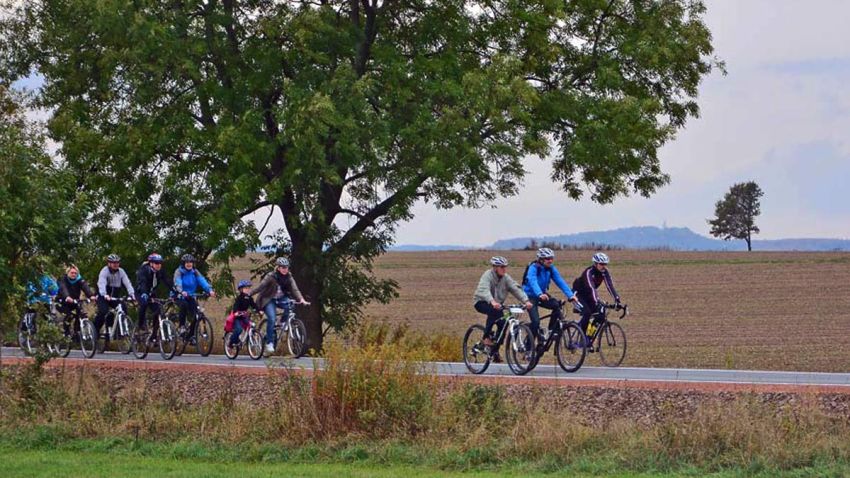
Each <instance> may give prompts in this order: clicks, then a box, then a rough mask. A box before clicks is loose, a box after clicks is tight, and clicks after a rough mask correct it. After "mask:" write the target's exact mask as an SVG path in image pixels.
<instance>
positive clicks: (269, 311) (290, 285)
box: [251, 257, 310, 353]
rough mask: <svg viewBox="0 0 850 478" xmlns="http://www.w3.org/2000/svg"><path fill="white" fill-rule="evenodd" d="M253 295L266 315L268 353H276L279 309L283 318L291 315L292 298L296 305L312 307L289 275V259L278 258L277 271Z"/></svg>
mask: <svg viewBox="0 0 850 478" xmlns="http://www.w3.org/2000/svg"><path fill="white" fill-rule="evenodd" d="M251 295H256V296H257V305H258V306H259V308H260V309H261V310H264V311H265V313H266V324H267V325H266V352H267V353H274V344H275V342H276V337H275V331H274V326H275V318H276V316H277V315H276V314H277V307H280V308H282V309H283V317H286V316H287V315H289V301H290V298H292V297H294V298H295V303H296V304H302V305H310V303H309V302H307V301H306V300H304V296H302V295H301V291H299V290H298V285H297V284H295V279H294V278H293V277H292V274H290V273H289V259H287V258H285V257H278V258H277V260H275V270H274V271H272V272H270V273H268V274H266V276H265V277H263V280H262V281H260V284H259V285H258V286H257V287H256V288H255V289H254V290H252V291H251Z"/></svg>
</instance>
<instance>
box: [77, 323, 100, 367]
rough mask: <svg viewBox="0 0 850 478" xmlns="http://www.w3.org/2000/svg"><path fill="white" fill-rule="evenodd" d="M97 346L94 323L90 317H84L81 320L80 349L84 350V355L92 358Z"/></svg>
mask: <svg viewBox="0 0 850 478" xmlns="http://www.w3.org/2000/svg"><path fill="white" fill-rule="evenodd" d="M96 348H97V335H96V333H95V330H94V325H93V324H92V323H91V321H90V320H89V319H83V320H81V321H80V350H82V351H83V356H85V357H86V358H92V357H94V353H95V349H96Z"/></svg>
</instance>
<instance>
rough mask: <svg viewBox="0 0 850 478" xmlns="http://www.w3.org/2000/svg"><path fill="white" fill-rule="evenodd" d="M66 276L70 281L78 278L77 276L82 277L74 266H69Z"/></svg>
mask: <svg viewBox="0 0 850 478" xmlns="http://www.w3.org/2000/svg"><path fill="white" fill-rule="evenodd" d="M66 274H67V275H68V278H69V279H71V280H74V279H76V278H77V276H79V275H80V270H79V269H77V266H75V265H74V264H71V265H70V266H68V270H67V271H66Z"/></svg>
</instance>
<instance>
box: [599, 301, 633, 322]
mask: <svg viewBox="0 0 850 478" xmlns="http://www.w3.org/2000/svg"><path fill="white" fill-rule="evenodd" d="M599 305H601V306H602V307H605V308H606V309H613V310H614V311H615V312H618V311H623V313H622V314H620V316H619V317H617V318H618V319H622V318H623V317H625V316H627V315H629V306H628V304H621V303H619V302H617V303H615V304H614V305H611V304H609V303H607V302H603V301H601V300H600V301H599Z"/></svg>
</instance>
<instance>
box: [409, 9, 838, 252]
mask: <svg viewBox="0 0 850 478" xmlns="http://www.w3.org/2000/svg"><path fill="white" fill-rule="evenodd" d="M848 19H850V2H845V1H808V2H803V1H777V0H769V1H753V0H719V1H709V2H708V14H707V17H706V21H707V23H708V26H709V28H710V29H711V32H712V34H713V37H714V41H713V44H714V46H715V48H716V53H717V55H718V56H719V57H721V58H722V59H723V60H725V61H726V66H727V70H728V75H726V76H723V75H721V74H719V73H716V74H712V75H711V76H710V77H708V78H706V80H705V81H704V83H703V85H702V87H701V88H700V97H699V104H700V107H701V110H702V113H701V117H700V118H698V119H692V120H691V121H690V122H689V123H688V124H687V126H686V128H685V129H684V130H683V131H681V132H680V133H679V135H678V137H677V138H676V140H674V141H673V142H671V143H669V144H668V145H667V146H665V147H664V148H663V149H662V150H661V154H660V156H661V164H662V168H663V170H664V171H665V172H667V173H669V174H670V175H671V177H672V182H671V183H670V184H669V185H668V186H666V187H664V188H662V189H661V190H660V191H659V192H658V193H656V194H655V195H654V196H652V197H651V198H649V199H644V198H642V197H637V198H627V199H620V200H618V201H616V202H614V203H613V204H610V205H607V206H598V205H594V204H593V203H592V202H591V201H590V200H583V201H580V202H575V201H571V200H569V199H568V198H567V197H566V196H565V195H564V194H563V193H561V192H560V191H559V190H558V187H557V185H555V184H553V183H552V182H551V181H550V180H549V177H548V176H549V171H550V167H549V162H548V161H540V160H535V159H529V160H528V161H527V163H526V164H527V166H526V168H527V169H528V170H529V171H530V174H529V175H528V176H527V178H526V181H525V183H524V185H523V187H522V188H521V190H520V193H519V195H517V196H515V197H513V198H508V199H503V200H500V201H498V202H496V203H495V206H496V208H495V209H490V208H485V209H479V210H469V209H455V210H450V211H440V210H436V209H435V208H433V207H432V206H430V205H420V206H418V207H417V208H416V210H415V212H416V217H415V219H414V220H413V221H411V222H409V223H406V224H404V225H402V226H401V227H400V229H399V231H398V235H397V243H398V244H411V243H416V244H462V245H476V246H481V245H488V244H492V243H493V242H494V241H496V240H497V239H503V238H508V237H516V236H542V235H556V234H566V233H573V232H583V231H593V230H605V229H615V228H620V227H627V226H644V225H657V226H661V225H662V224H663V223H664V222H665V221H666V224H667V225H668V226H669V227H673V226H685V227H689V228H691V229H692V230H694V231H695V232H697V233H699V234H704V235H708V229H709V228H708V225H707V224H706V219H707V218H709V217H711V216H712V215H713V213H714V203H715V202H716V201H717V200H718V199H720V197H722V195H723V194H724V193H725V192H726V191H728V189H729V186H731V185H732V184H733V183H735V182H741V181H748V180H754V181H756V182H757V183H758V184H759V185H760V186H761V187H762V190H763V191H764V198H763V199H762V214H761V217H760V218H759V220H758V221H757V224H758V225H759V226H760V227H761V231H762V233H761V234H760V235H759V236H758V237H759V238H761V239H777V238H783V237H840V238H850V193H848V189H844V188H847V187H850V142H848V137H847V136H846V135H848V134H850V33H848V32H850V28H848V25H847V20H848Z"/></svg>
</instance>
